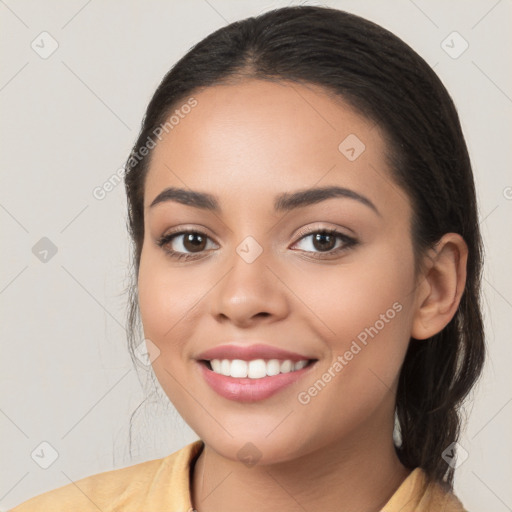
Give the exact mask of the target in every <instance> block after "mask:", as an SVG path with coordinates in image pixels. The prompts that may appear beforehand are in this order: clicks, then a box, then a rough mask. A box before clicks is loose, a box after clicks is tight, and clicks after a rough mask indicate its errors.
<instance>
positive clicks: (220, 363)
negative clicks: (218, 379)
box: [210, 359, 309, 379]
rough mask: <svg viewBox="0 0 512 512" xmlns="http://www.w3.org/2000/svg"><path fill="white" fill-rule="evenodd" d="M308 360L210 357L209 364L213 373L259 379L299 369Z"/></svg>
mask: <svg viewBox="0 0 512 512" xmlns="http://www.w3.org/2000/svg"><path fill="white" fill-rule="evenodd" d="M308 362H309V361H308V360H306V359H303V360H302V361H297V362H296V363H294V362H293V361H291V360H289V359H286V360H285V361H279V360H278V359H270V360H269V361H265V360H263V359H253V360H252V361H242V360H241V359H233V360H230V359H222V360H221V359H212V360H211V361H210V365H211V367H212V370H213V371H214V372H215V373H219V374H221V375H226V376H228V377H235V378H244V377H248V378H249V379H261V378H263V377H266V376H269V377H271V376H273V375H278V374H279V373H289V372H294V371H296V370H301V369H302V368H304V367H305V366H306V365H307V364H308Z"/></svg>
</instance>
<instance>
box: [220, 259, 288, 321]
mask: <svg viewBox="0 0 512 512" xmlns="http://www.w3.org/2000/svg"><path fill="white" fill-rule="evenodd" d="M248 261H250V260H248ZM248 261H246V260H244V259H243V257H241V256H240V255H239V254H238V253H235V254H234V256H233V258H232V260H231V262H230V263H231V268H230V269H229V271H228V272H227V273H226V275H225V276H224V277H223V278H222V279H221V280H220V282H219V284H218V285H217V286H216V287H215V288H214V290H213V293H212V294H211V297H210V300H211V313H212V315H213V316H214V317H215V319H216V320H217V321H218V322H224V323H226V322H231V323H232V324H234V325H236V326H238V327H249V326H252V325H255V324H257V323H260V322H264V323H273V322H276V321H278V320H282V319H283V318H286V316H287V315H288V314H289V310H290V300H289V296H288V293H289V292H288V289H287V287H286V286H285V285H284V284H283V282H282V278H281V277H280V276H279V270H277V271H276V269H275V268H271V266H273V267H276V266H275V265H272V263H271V262H270V261H269V258H268V257H267V255H266V253H265V251H264V252H263V253H262V254H261V255H260V256H259V257H258V258H256V259H255V260H254V261H252V262H248Z"/></svg>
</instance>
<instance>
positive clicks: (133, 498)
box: [11, 440, 467, 512]
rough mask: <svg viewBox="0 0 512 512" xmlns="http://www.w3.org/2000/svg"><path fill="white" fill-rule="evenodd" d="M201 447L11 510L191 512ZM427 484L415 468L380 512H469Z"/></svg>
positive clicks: (199, 443)
mask: <svg viewBox="0 0 512 512" xmlns="http://www.w3.org/2000/svg"><path fill="white" fill-rule="evenodd" d="M203 446H204V445H203V442H202V441H201V440H198V441H195V442H193V443H191V444H189V445H187V446H185V447H184V448H182V449H181V450H178V451H177V452H174V453H172V454H171V455H168V456H167V457H164V458H162V459H156V460H151V461H148V462H142V463H140V464H135V465H133V466H129V467H127V468H122V469H115V470H113V471H107V472H104V473H98V474H96V475H92V476H89V477H86V478H83V479H81V480H78V481H77V482H74V483H71V484H68V485H65V486H63V487H59V488H58V489H54V490H53V491H48V492H45V493H43V494H40V495H39V496H36V497H34V498H31V499H29V500H27V501H25V502H23V503H22V504H21V505H18V506H17V507H14V508H13V509H11V512H64V511H65V512H98V510H100V511H102V512H164V511H166V512H192V511H193V508H192V504H191V496H190V469H191V465H193V464H194V462H195V460H196V458H197V457H198V456H199V454H200V453H201V451H202V449H203ZM424 483H425V474H424V472H423V470H421V469H420V468H416V469H415V470H413V471H412V473H411V474H410V475H409V476H408V477H407V478H406V479H405V480H404V481H403V482H402V484H401V485H400V487H399V488H398V489H397V491H396V492H395V494H393V496H392V497H391V499H390V500H389V501H388V502H387V504H386V505H385V506H384V507H383V508H382V509H381V512H467V511H466V509H464V507H463V506H462V504H461V503H460V501H459V500H458V499H457V498H456V497H455V496H454V495H453V494H451V493H447V492H445V491H444V490H443V489H442V488H441V487H440V486H439V485H437V484H430V485H428V486H427V487H424V485H423V484H424Z"/></svg>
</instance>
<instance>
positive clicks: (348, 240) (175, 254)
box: [156, 228, 359, 261]
mask: <svg viewBox="0 0 512 512" xmlns="http://www.w3.org/2000/svg"><path fill="white" fill-rule="evenodd" d="M188 234H195V235H200V236H203V237H206V238H210V237H209V236H208V235H206V234H205V233H203V232H202V231H198V230H185V231H179V232H176V233H169V234H167V235H164V236H162V237H160V238H159V239H158V240H157V242H156V243H157V245H158V247H161V248H163V249H164V251H165V252H166V253H167V255H168V256H169V257H171V258H172V259H174V260H177V261H187V260H197V259H199V258H202V257H203V254H204V252H203V253H183V252H180V251H175V250H173V249H169V248H167V247H166V246H167V245H168V244H169V243H170V242H171V241H172V240H173V239H174V238H176V237H178V236H181V235H188ZM316 234H323V235H334V236H335V237H336V238H337V239H338V240H341V241H342V242H344V243H343V245H342V246H341V247H338V248H336V249H331V250H330V251H328V252H325V253H321V252H320V253H313V254H326V255H328V256H313V258H314V259H317V260H322V259H331V258H332V257H333V256H337V255H339V254H341V253H342V252H345V251H347V250H348V249H350V248H352V247H354V246H356V245H357V244H358V243H359V242H358V240H356V239H355V238H353V237H350V236H348V235H345V234H344V233H341V232H340V231H337V230H336V229H332V228H325V229H315V230H309V231H306V232H302V233H299V235H300V238H299V239H298V240H297V242H295V244H296V243H298V242H300V241H301V240H303V239H305V238H307V237H308V236H311V235H316ZM295 244H294V245H295ZM303 252H311V251H303Z"/></svg>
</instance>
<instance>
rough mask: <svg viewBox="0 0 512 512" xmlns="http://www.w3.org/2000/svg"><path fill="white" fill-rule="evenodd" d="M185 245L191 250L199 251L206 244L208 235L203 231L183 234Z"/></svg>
mask: <svg viewBox="0 0 512 512" xmlns="http://www.w3.org/2000/svg"><path fill="white" fill-rule="evenodd" d="M183 237H184V238H183V247H185V249H186V250H187V251H190V252H196V251H197V252H199V251H202V250H204V248H205V246H206V237H205V236H203V235H201V233H185V234H184V235H183Z"/></svg>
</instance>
